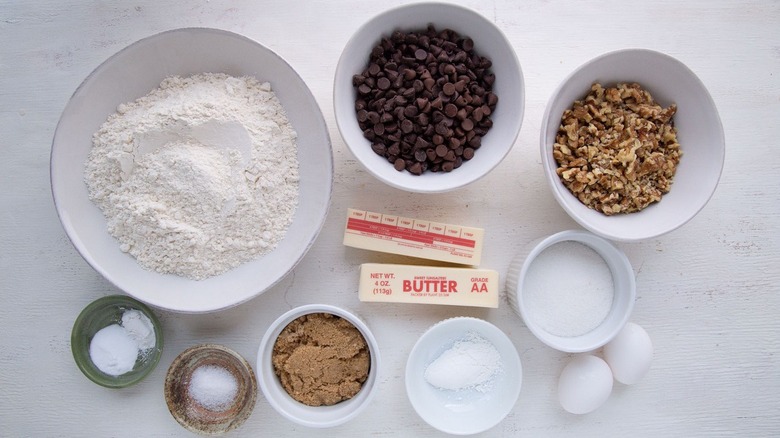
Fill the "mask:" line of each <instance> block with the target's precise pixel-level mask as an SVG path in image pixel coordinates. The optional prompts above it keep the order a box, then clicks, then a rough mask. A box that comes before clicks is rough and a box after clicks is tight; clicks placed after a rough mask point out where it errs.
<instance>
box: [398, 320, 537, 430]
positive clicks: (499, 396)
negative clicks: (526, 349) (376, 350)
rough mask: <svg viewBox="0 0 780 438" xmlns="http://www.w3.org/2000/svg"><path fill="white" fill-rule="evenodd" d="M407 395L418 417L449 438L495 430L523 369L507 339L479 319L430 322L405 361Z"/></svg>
mask: <svg viewBox="0 0 780 438" xmlns="http://www.w3.org/2000/svg"><path fill="white" fill-rule="evenodd" d="M405 380H406V382H405V383H406V395H407V397H408V398H409V401H410V402H411V404H412V407H414V410H415V411H416V412H417V414H418V415H419V416H420V418H422V419H423V420H425V422H426V423H428V424H429V425H431V426H432V427H434V428H436V429H438V430H440V431H442V432H446V433H449V434H452V435H471V434H476V433H480V432H484V431H486V430H489V429H491V428H493V427H495V426H496V425H497V424H499V423H500V422H501V421H503V420H504V418H505V417H506V416H507V415H508V414H509V413H510V412H511V411H512V409H514V406H515V403H516V402H517V398H518V397H519V395H520V387H521V386H522V381H523V369H522V365H521V363H520V355H519V354H518V353H517V349H516V348H515V346H514V344H513V343H512V341H511V340H510V339H509V337H508V336H507V335H506V334H505V333H504V332H503V331H501V329H499V328H498V327H496V326H495V325H493V324H491V323H489V322H487V321H485V320H483V319H479V318H472V317H456V318H450V319H445V320H443V321H440V322H438V323H436V324H434V325H433V326H432V327H431V328H429V329H428V330H427V331H426V332H425V333H423V335H422V336H420V338H419V339H418V340H417V343H415V345H414V347H413V348H412V351H411V352H410V353H409V358H408V359H407V361H406V373H405Z"/></svg>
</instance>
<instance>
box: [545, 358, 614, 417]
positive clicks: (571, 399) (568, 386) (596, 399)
mask: <svg viewBox="0 0 780 438" xmlns="http://www.w3.org/2000/svg"><path fill="white" fill-rule="evenodd" d="M611 393H612V372H611V371H610V369H609V365H607V363H606V362H604V360H603V359H601V358H599V357H596V356H592V355H584V356H578V357H576V358H574V359H573V360H572V361H571V362H569V363H568V365H566V367H565V368H564V369H563V371H562V372H561V376H560V378H559V379H558V401H559V402H560V403H561V406H562V407H563V409H565V410H566V411H568V412H571V413H572V414H587V413H589V412H593V411H595V410H596V409H598V408H599V406H601V405H603V404H604V402H605V401H607V399H608V398H609V395H610V394H611Z"/></svg>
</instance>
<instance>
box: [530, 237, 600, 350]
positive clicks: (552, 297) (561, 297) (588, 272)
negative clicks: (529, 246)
mask: <svg viewBox="0 0 780 438" xmlns="http://www.w3.org/2000/svg"><path fill="white" fill-rule="evenodd" d="M613 298H614V286H613V282H612V272H611V271H610V269H609V266H607V263H606V262H605V261H604V259H603V258H602V257H601V256H600V255H599V254H598V253H597V252H596V251H594V250H593V249H591V248H590V247H588V246H586V245H584V244H582V243H579V242H571V241H566V242H560V243H556V244H554V245H552V246H550V247H548V248H546V249H544V250H543V251H542V252H541V253H540V254H539V255H538V256H537V257H536V259H534V260H533V262H532V263H531V265H530V266H529V267H528V271H527V273H526V277H525V281H524V284H523V301H524V305H525V308H526V310H527V313H528V316H529V318H531V319H532V320H533V321H534V322H535V323H536V324H538V325H539V326H540V327H541V328H542V329H543V330H545V331H547V332H549V333H551V334H553V335H556V336H562V337H573V336H580V335H583V334H585V333H588V332H590V331H592V330H593V329H595V328H596V327H598V326H599V325H600V324H601V323H602V322H603V321H604V319H605V318H606V317H607V315H608V314H609V311H610V309H611V308H612V300H613Z"/></svg>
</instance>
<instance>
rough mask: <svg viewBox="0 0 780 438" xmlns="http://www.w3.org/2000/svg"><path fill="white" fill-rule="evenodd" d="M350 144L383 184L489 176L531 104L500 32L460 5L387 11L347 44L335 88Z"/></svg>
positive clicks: (437, 186) (422, 187)
mask: <svg viewBox="0 0 780 438" xmlns="http://www.w3.org/2000/svg"><path fill="white" fill-rule="evenodd" d="M333 102H334V110H335V115H336V123H337V125H338V128H339V131H340V132H341V136H342V137H343V139H344V142H345V143H346V144H347V147H349V149H350V151H351V152H352V154H353V155H354V156H355V158H357V160H358V161H359V162H360V163H361V164H362V166H363V167H364V168H365V169H366V170H367V171H368V172H369V173H370V174H372V175H373V176H375V177H376V178H377V179H379V180H380V181H383V182H384V183H386V184H388V185H390V186H393V187H395V188H398V189H401V190H406V191H410V192H418V193H440V192H447V191H450V190H454V189H457V188H459V187H463V186H465V185H467V184H470V183H472V182H474V181H476V180H478V179H480V178H481V177H483V176H485V175H486V174H487V173H488V172H490V171H491V170H492V169H493V168H495V167H496V166H497V165H498V164H499V163H500V162H501V161H502V160H503V159H504V158H505V157H506V155H507V154H508V153H509V151H510V150H511V149H512V146H513V145H514V143H515V140H516V139H517V136H518V134H519V132H520V127H521V125H522V122H523V111H524V106H525V90H524V81H523V73H522V70H521V68H520V63H519V62H518V60H517V56H516V54H515V52H514V50H513V48H512V46H511V44H510V43H509V41H508V40H507V38H506V37H505V36H504V34H503V33H502V32H501V31H500V30H499V29H498V28H497V27H496V26H495V24H493V23H492V22H490V21H489V20H488V19H487V18H485V17H483V16H482V15H480V14H479V13H477V12H475V11H473V10H470V9H467V8H464V7H462V6H457V5H450V4H442V3H416V4H410V5H405V6H401V7H397V8H394V9H390V10H388V11H385V12H383V13H381V14H379V15H377V16H376V17H374V18H372V19H371V20H369V21H368V22H366V23H365V24H364V25H363V26H362V27H360V28H359V29H358V30H357V32H355V34H354V35H353V36H352V38H351V39H350V40H349V41H348V42H347V45H346V46H345V48H344V50H343V52H342V54H341V57H340V59H339V62H338V65H337V67H336V76H335V81H334V91H333Z"/></svg>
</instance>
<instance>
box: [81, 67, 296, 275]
mask: <svg viewBox="0 0 780 438" xmlns="http://www.w3.org/2000/svg"><path fill="white" fill-rule="evenodd" d="M85 181H86V183H87V186H88V188H89V196H90V199H92V201H93V202H95V203H96V204H97V205H98V206H99V207H100V209H101V210H102V211H103V214H104V215H105V216H106V220H107V223H108V230H109V232H110V233H111V234H112V235H113V236H114V237H115V238H116V239H117V240H118V241H119V245H120V248H121V250H122V251H125V252H128V253H129V254H131V255H133V256H134V257H135V258H136V259H137V260H138V262H139V263H140V264H141V265H142V266H143V267H145V268H147V269H150V270H154V271H157V272H160V273H170V274H176V275H180V276H184V277H188V278H193V279H198V280H199V279H204V278H207V277H211V276H214V275H218V274H220V273H223V272H225V271H227V270H229V269H232V268H235V267H237V266H239V265H240V264H242V263H244V262H247V261H249V260H251V259H254V258H256V257H258V256H260V255H263V254H266V253H268V252H270V251H271V250H273V249H274V248H275V247H276V245H277V244H278V243H279V241H281V240H282V238H283V237H284V235H285V233H286V231H287V228H288V227H289V225H290V224H291V223H292V219H293V215H294V213H295V209H296V207H297V204H298V158H297V146H296V133H295V131H294V130H293V128H292V126H291V125H290V123H289V121H288V119H287V116H286V114H285V111H284V109H283V108H282V106H281V104H280V102H279V100H278V99H277V98H276V96H275V94H274V93H273V92H272V90H271V86H270V84H268V83H261V82H259V81H257V80H256V79H254V78H249V77H242V78H237V77H231V76H227V75H224V74H201V75H195V76H191V77H187V78H181V77H176V76H174V77H169V78H167V79H165V80H164V81H163V82H162V83H161V84H160V87H159V88H157V89H155V90H153V91H152V92H151V93H149V94H148V95H146V96H144V97H142V98H140V99H138V100H136V101H134V102H131V103H127V104H123V105H120V106H119V108H118V109H117V112H116V113H115V114H113V115H111V116H110V117H109V118H108V120H107V121H106V122H105V123H104V124H103V125H102V126H101V127H100V130H99V131H98V132H97V133H95V135H94V136H93V147H92V151H91V153H90V155H89V158H88V161H87V163H86V169H85Z"/></svg>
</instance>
